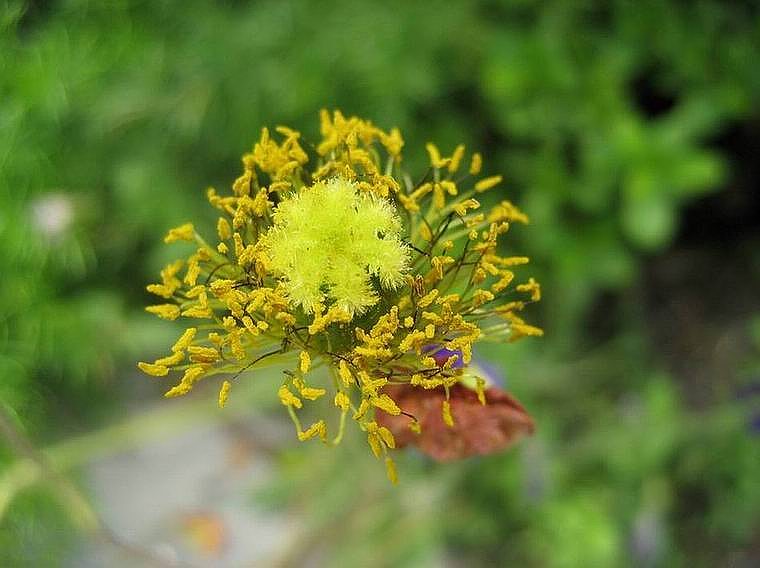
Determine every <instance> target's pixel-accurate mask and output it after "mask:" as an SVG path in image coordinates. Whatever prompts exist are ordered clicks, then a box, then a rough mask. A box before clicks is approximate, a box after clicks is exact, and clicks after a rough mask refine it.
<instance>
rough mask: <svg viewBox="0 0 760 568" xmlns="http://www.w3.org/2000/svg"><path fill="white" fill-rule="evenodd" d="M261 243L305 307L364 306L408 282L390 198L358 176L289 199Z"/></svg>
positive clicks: (398, 224) (319, 184) (405, 249)
mask: <svg viewBox="0 0 760 568" xmlns="http://www.w3.org/2000/svg"><path fill="white" fill-rule="evenodd" d="M273 220H274V225H273V226H272V227H271V228H270V229H269V230H268V231H267V233H266V235H265V236H264V238H263V239H262V243H263V245H264V248H265V250H266V252H267V255H268V256H269V258H270V260H271V270H272V271H273V272H274V273H275V274H276V275H277V276H278V277H280V278H281V279H282V282H283V284H284V285H285V288H286V291H287V293H288V295H289V296H290V299H291V301H292V302H293V303H294V304H296V305H299V306H301V307H302V308H303V309H304V311H305V312H307V313H314V312H321V311H322V309H323V308H325V307H328V306H337V307H340V308H342V309H344V310H346V311H347V312H348V313H349V314H351V315H354V314H359V313H362V312H363V311H365V310H366V309H367V308H369V307H370V306H373V305H375V304H376V303H377V301H378V299H379V295H378V294H379V293H382V291H383V290H393V289H396V288H398V286H399V285H401V284H402V283H403V282H404V272H405V271H406V270H407V268H408V265H409V249H408V247H407V246H406V245H405V244H404V243H403V242H402V241H401V238H400V234H401V230H402V225H401V220H400V219H399V217H398V215H397V214H396V212H395V209H394V207H393V205H392V204H391V202H389V201H387V200H386V199H383V198H381V197H378V196H376V195H374V194H370V193H360V192H359V191H358V189H357V187H356V185H355V184H354V183H353V182H350V181H347V180H344V179H341V178H334V179H331V180H329V181H326V182H321V181H320V182H317V183H315V184H314V185H312V186H311V187H309V188H304V189H303V190H301V191H299V192H297V193H295V194H293V195H292V196H291V197H289V198H287V199H285V200H283V201H282V202H281V203H280V204H279V205H278V207H277V209H276V210H275V212H274V215H273Z"/></svg>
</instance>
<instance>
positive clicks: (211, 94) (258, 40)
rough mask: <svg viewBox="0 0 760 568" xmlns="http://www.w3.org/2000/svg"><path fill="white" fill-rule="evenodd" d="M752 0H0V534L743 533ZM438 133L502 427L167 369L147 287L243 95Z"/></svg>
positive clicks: (754, 445) (646, 544)
mask: <svg viewBox="0 0 760 568" xmlns="http://www.w3.org/2000/svg"><path fill="white" fill-rule="evenodd" d="M759 60H760V9H759V7H758V5H757V4H756V3H755V2H740V1H735V2H722V1H719V0H714V1H702V0H695V1H692V2H681V1H676V0H672V1H665V0H639V1H637V2H628V1H623V0H621V1H610V2H591V1H577V2H564V1H548V2H533V1H530V0H510V1H507V0H504V1H498V0H493V1H479V2H475V1H472V2H469V1H468V2H454V1H451V0H449V1H431V2H425V3H415V2H404V1H386V2H364V1H358V0H338V1H334V2H329V3H327V2H295V1H285V0H270V1H259V2H252V3H247V2H236V1H227V2H216V3H211V2H193V1H189V2H182V3H180V2H168V1H162V0H154V1H151V2H147V1H134V2H129V1H119V0H107V1H104V2H90V1H87V0H68V1H59V2H21V1H13V0H4V1H2V2H0V259H1V260H2V272H1V275H0V408H1V409H2V413H1V414H0V417H2V419H1V420H0V433H1V434H2V438H1V441H0V564H1V565H3V566H12V567H15V566H148V565H177V564H178V563H179V564H182V565H185V564H187V565H191V566H369V567H373V566H378V567H379V566H410V567H417V566H422V567H425V566H451V567H460V566H461V567H464V566H508V565H520V566H538V567H541V566H626V565H631V566H653V567H654V566H680V565H685V566H757V565H758V564H760V293H759V291H760V194H759V193H758V189H759V185H760V105H759V104H758V102H759V101H760V65H758V61H759ZM322 107H326V108H340V109H342V110H343V111H344V112H345V113H347V114H357V115H360V116H363V117H366V118H368V119H371V120H372V121H373V122H375V123H376V124H378V125H379V126H381V127H383V128H390V127H392V126H398V127H399V128H400V129H401V130H402V132H403V134H404V138H405V140H406V142H407V145H406V158H405V163H406V165H407V166H408V167H409V169H411V170H415V169H417V170H419V169H420V168H422V167H423V166H422V164H423V162H424V161H425V159H426V156H425V153H424V144H425V142H427V141H430V140H434V141H436V142H437V143H438V144H439V146H440V147H441V149H442V151H443V152H444V153H446V152H450V151H451V150H452V149H453V148H454V146H455V145H456V144H457V143H458V142H460V141H463V142H465V143H466V144H467V145H468V148H469V149H471V150H480V151H482V152H483V154H484V157H485V163H486V168H485V173H486V174H495V173H502V174H504V176H505V179H506V183H505V184H504V185H503V186H502V188H501V189H500V190H499V191H500V192H501V193H500V194H499V195H494V196H493V198H495V199H498V198H509V199H511V200H514V201H515V202H516V203H518V204H519V205H520V206H521V207H522V208H523V209H524V210H525V211H526V212H527V213H528V214H529V215H530V217H531V220H532V223H531V225H529V226H528V227H525V228H520V229H519V230H514V231H512V232H510V237H511V238H510V239H507V241H508V246H509V247H510V249H509V250H510V252H513V253H518V254H523V253H525V254H528V255H530V256H531V257H532V259H533V265H532V271H533V273H534V274H535V275H536V276H537V277H538V278H539V280H540V281H541V282H542V283H543V285H544V290H545V301H544V302H542V304H540V305H538V306H537V307H536V308H535V309H534V310H533V312H532V314H531V315H532V319H533V320H535V321H536V322H537V323H539V324H541V325H542V326H543V327H544V328H545V329H546V337H545V338H544V339H542V340H525V341H524V342H520V343H517V344H513V345H504V346H497V347H494V348H489V349H487V350H486V349H484V350H481V351H480V352H479V353H478V354H477V356H478V357H479V358H480V359H481V360H483V361H486V362H488V363H490V364H491V365H493V366H494V367H495V368H496V369H498V372H499V373H500V374H501V375H502V379H503V380H504V381H505V383H506V386H507V388H508V389H510V390H511V391H512V392H513V393H515V395H516V396H517V397H518V398H519V399H520V400H521V401H523V403H524V404H525V406H526V407H527V408H528V409H529V411H530V412H531V413H532V414H533V416H534V417H535V419H536V422H537V425H538V427H537V432H536V434H535V436H533V437H532V438H531V439H527V440H524V441H523V442H522V443H520V444H519V445H518V447H516V448H515V449H514V450H512V451H509V452H507V453H504V454H501V455H495V456H490V457H486V458H481V459H471V460H468V461H464V462H461V463H456V464H451V465H436V464H433V463H430V462H429V461H427V460H426V459H424V458H423V457H422V456H421V455H419V454H416V453H415V452H414V451H408V452H406V453H405V454H402V455H400V456H399V457H400V459H399V461H400V463H399V471H400V474H401V483H400V485H399V486H398V487H397V488H393V487H391V486H390V484H389V483H388V482H387V480H386V478H385V472H384V469H383V466H382V464H381V463H378V462H376V461H375V460H374V459H373V458H372V457H371V456H370V454H369V452H367V450H366V447H365V442H364V441H363V440H362V439H360V437H359V436H357V435H354V436H351V437H349V439H347V440H346V442H345V443H344V445H343V446H342V447H340V448H337V449H325V448H324V447H321V446H320V445H319V444H299V443H298V442H297V441H295V436H294V434H293V432H292V426H291V425H290V423H289V421H287V417H286V415H285V413H284V412H283V411H282V410H281V407H279V403H278V401H277V399H276V395H275V389H273V388H272V383H271V382H268V377H267V376H265V375H266V373H262V374H261V376H259V375H255V376H251V377H249V380H248V381H247V382H246V384H245V387H244V388H239V389H236V391H235V393H234V396H233V397H232V400H231V404H230V406H229V407H228V408H227V409H225V411H224V412H220V411H218V410H217V408H216V403H215V398H216V390H215V389H214V388H213V386H211V390H204V389H196V390H195V391H194V392H193V394H192V395H191V396H190V397H185V398H183V399H173V400H171V401H165V400H163V399H162V398H161V394H162V392H163V386H164V385H163V384H162V383H160V382H158V381H157V380H156V379H152V378H150V377H146V376H144V375H142V374H140V373H138V372H137V371H136V370H135V362H136V361H137V360H138V359H143V360H147V359H148V358H149V357H151V356H157V355H158V354H160V353H163V351H164V350H165V348H166V346H167V345H169V344H171V342H172V341H173V339H174V338H175V337H176V335H177V329H176V328H174V327H173V326H172V324H169V323H167V322H162V321H159V320H156V319H154V318H153V317H152V316H149V315H148V314H146V313H144V311H143V306H144V305H145V304H146V303H148V302H149V301H150V298H149V297H148V295H147V293H146V292H145V291H144V289H145V285H146V284H147V283H149V282H151V281H153V279H154V278H155V275H156V274H157V272H158V270H159V268H160V267H161V266H162V264H163V263H165V262H167V261H169V260H172V259H173V258H174V257H175V256H176V255H177V251H176V250H171V249H170V248H169V247H165V246H164V245H163V243H162V242H161V237H162V236H163V234H164V233H165V231H166V230H167V229H168V228H169V227H172V226H174V225H176V224H179V223H181V222H184V221H187V220H194V221H196V225H199V226H200V227H201V228H203V229H208V230H212V227H213V223H214V220H215V217H214V215H213V212H212V210H211V209H210V208H208V206H207V205H206V203H205V199H204V189H205V188H206V187H207V186H208V185H214V186H216V187H218V188H226V187H228V186H229V184H230V183H231V182H232V180H233V179H234V177H235V176H236V175H237V173H238V170H239V157H240V155H241V154H242V153H243V152H244V151H246V150H248V149H250V147H251V146H252V144H253V141H254V140H255V139H256V138H257V137H258V134H259V131H260V128H261V126H263V125H276V124H287V125H290V126H293V127H295V128H298V129H300V130H302V131H303V132H304V134H305V136H306V137H307V138H309V137H311V138H312V139H314V138H316V137H317V136H318V122H317V112H318V110H319V109H320V108H322Z"/></svg>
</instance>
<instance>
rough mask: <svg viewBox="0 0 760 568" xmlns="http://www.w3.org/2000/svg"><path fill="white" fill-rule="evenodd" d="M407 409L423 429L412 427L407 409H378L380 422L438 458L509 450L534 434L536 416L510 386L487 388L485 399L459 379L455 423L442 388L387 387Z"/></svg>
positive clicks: (402, 442)
mask: <svg viewBox="0 0 760 568" xmlns="http://www.w3.org/2000/svg"><path fill="white" fill-rule="evenodd" d="M385 392H386V393H387V394H388V395H390V396H391V397H392V398H393V399H394V400H395V401H396V403H397V404H398V405H399V406H400V407H401V409H402V410H403V411H404V412H407V413H409V414H411V415H413V416H415V417H416V418H417V420H418V421H419V423H420V425H421V426H422V432H421V433H420V434H415V433H414V432H412V431H411V430H410V429H409V425H410V424H411V422H412V420H411V418H409V417H408V416H404V415H403V414H401V415H399V416H392V415H390V414H388V413H386V412H383V411H381V410H379V409H378V410H377V414H376V416H377V422H378V423H379V424H381V425H383V426H385V427H386V428H388V429H389V430H390V431H391V432H392V433H393V435H394V437H395V438H396V444H397V445H398V446H399V447H403V446H406V445H408V444H411V445H414V446H417V447H418V448H419V449H420V451H422V452H423V453H424V454H427V455H428V456H430V457H431V458H433V459H434V460H436V461H441V462H445V461H452V460H457V459H461V458H466V457H469V456H474V455H487V454H493V453H496V452H499V451H502V450H504V449H505V448H507V447H509V446H510V445H512V443H514V442H515V441H516V440H517V439H519V438H520V437H521V436H523V435H526V434H532V433H533V430H534V424H533V419H532V418H531V417H530V415H528V413H527V412H526V411H525V409H524V408H523V407H522V405H521V404H520V403H519V402H517V400H515V398H514V397H513V396H512V395H510V394H509V393H508V392H506V391H503V390H501V389H499V388H496V387H490V388H488V389H486V391H485V393H486V401H487V403H486V405H485V406H483V405H482V404H480V401H478V397H477V394H476V393H475V391H473V390H471V389H469V388H467V387H465V386H462V385H454V386H453V387H451V388H450V389H449V393H450V402H451V414H452V416H453V417H454V426H453V427H449V426H446V424H445V423H444V421H443V416H442V412H441V409H442V406H443V401H444V400H446V396H445V392H444V390H443V388H439V389H433V390H424V389H421V388H419V387H412V386H408V385H393V386H389V387H386V389H385Z"/></svg>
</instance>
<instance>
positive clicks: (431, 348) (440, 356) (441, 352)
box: [422, 345, 464, 369]
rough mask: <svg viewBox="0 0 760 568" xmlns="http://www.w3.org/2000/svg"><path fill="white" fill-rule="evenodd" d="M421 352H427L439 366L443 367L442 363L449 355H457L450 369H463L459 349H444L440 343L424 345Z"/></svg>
mask: <svg viewBox="0 0 760 568" xmlns="http://www.w3.org/2000/svg"><path fill="white" fill-rule="evenodd" d="M422 351H423V353H428V354H430V356H431V357H432V358H433V359H435V364H436V365H438V366H439V367H443V365H444V364H445V363H446V361H448V360H449V357H453V356H454V355H456V356H457V360H456V361H454V364H453V365H452V366H451V368H452V369H463V368H464V361H463V360H462V350H461V349H446V348H445V347H442V346H441V345H426V346H425V347H423V348H422Z"/></svg>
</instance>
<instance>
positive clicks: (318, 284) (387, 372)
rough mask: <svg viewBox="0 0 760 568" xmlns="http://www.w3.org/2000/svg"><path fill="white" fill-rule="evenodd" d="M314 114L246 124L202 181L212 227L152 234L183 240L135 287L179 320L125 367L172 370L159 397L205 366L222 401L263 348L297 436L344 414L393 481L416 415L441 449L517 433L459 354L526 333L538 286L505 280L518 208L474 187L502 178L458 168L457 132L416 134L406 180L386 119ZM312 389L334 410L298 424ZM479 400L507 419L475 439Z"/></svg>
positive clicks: (417, 435) (510, 276) (324, 430)
mask: <svg viewBox="0 0 760 568" xmlns="http://www.w3.org/2000/svg"><path fill="white" fill-rule="evenodd" d="M320 127H321V140H320V141H318V142H317V143H316V144H315V145H312V144H308V143H306V142H304V141H303V139H302V137H301V134H300V133H299V132H296V131H295V130H292V129H290V128H287V127H278V128H276V129H275V130H276V133H277V135H276V136H273V135H272V134H270V132H269V130H268V129H266V128H265V129H263V130H262V133H261V137H260V139H259V141H258V142H257V143H256V144H255V146H254V148H253V150H252V151H251V152H250V153H247V154H245V155H244V156H243V159H242V162H243V172H242V174H241V175H240V176H239V177H238V178H237V179H236V180H235V181H234V183H233V184H232V192H231V193H230V194H225V195H222V194H220V193H218V192H217V191H216V190H215V189H214V188H210V189H209V190H208V192H207V196H208V200H209V202H210V204H211V205H212V207H214V208H215V209H217V210H218V212H219V218H218V220H217V235H216V237H217V238H216V239H215V240H214V241H211V242H209V241H207V240H206V239H204V237H203V236H201V235H200V234H198V232H197V231H196V230H195V227H194V226H193V224H191V223H186V224H184V225H181V226H180V227H177V228H174V229H171V230H170V231H169V232H168V234H167V236H166V239H165V241H166V242H167V243H172V242H175V241H190V242H193V243H195V249H194V251H193V252H192V254H190V255H189V256H188V257H187V258H184V259H180V260H177V261H176V262H173V263H171V264H170V265H168V266H166V267H165V268H164V269H163V270H162V271H161V281H160V282H158V283H155V284H151V285H149V286H148V291H149V292H151V293H153V294H155V295H157V296H159V297H160V298H161V300H160V302H159V303H158V304H156V305H152V306H149V307H148V308H147V310H148V311H149V312H151V313H154V314H156V315H157V316H158V317H161V318H164V319H169V320H175V319H185V320H190V322H191V325H190V326H189V327H188V328H187V329H186V330H185V332H184V333H183V334H182V336H181V337H180V338H179V339H178V341H177V342H176V343H175V344H174V345H173V346H172V347H171V353H170V354H169V355H167V356H164V357H161V358H159V359H158V360H156V361H153V362H141V363H140V364H139V367H140V369H142V370H143V371H144V372H145V373H147V374H149V375H153V376H156V377H177V376H178V374H179V379H177V378H174V379H169V380H174V381H175V383H174V385H173V386H171V387H170V388H168V390H167V392H166V396H167V397H174V396H181V395H185V394H187V393H189V392H190V391H191V390H192V389H193V387H194V386H195V385H196V384H197V383H198V382H199V381H202V380H204V381H205V380H209V379H210V378H211V377H214V376H217V375H221V376H222V378H221V380H222V381H223V382H221V383H220V388H221V390H220V396H219V405H220V406H224V405H225V404H226V402H227V401H228V399H229V398H230V397H231V396H234V385H235V383H236V382H237V381H239V380H241V379H242V377H243V376H247V375H249V374H251V373H253V372H254V371H255V370H256V369H257V367H258V366H260V365H263V364H264V363H273V362H277V363H279V364H280V365H281V368H282V371H283V375H282V381H281V384H280V385H279V387H278V389H277V392H276V395H277V397H278V398H279V400H280V402H281V403H282V404H283V406H285V407H286V409H287V411H288V413H289V415H290V416H291V418H292V420H293V423H294V425H295V428H296V433H297V437H298V438H299V440H302V441H305V440H309V439H312V438H318V439H320V440H322V441H323V442H324V443H332V444H337V443H339V442H340V440H341V439H342V437H343V431H344V428H345V425H346V423H347V422H348V420H347V418H349V417H350V418H351V419H352V420H353V421H354V422H355V423H356V424H357V425H358V426H359V428H361V429H362V430H363V431H364V432H365V433H366V435H367V441H368V444H369V446H370V449H371V450H372V452H373V453H374V454H375V455H376V456H377V457H378V458H384V459H385V463H386V468H387V471H388V475H389V477H390V478H391V480H392V481H394V482H395V479H396V475H397V474H396V468H395V465H394V463H393V460H392V457H391V455H390V454H391V451H392V450H393V449H394V448H396V447H397V446H401V445H406V444H408V443H413V442H414V440H415V439H417V440H422V441H423V444H422V445H423V446H424V444H425V443H426V442H425V440H428V439H429V438H430V437H429V436H427V437H426V435H425V430H426V429H428V428H430V429H431V432H432V433H435V432H436V431H437V430H439V429H440V427H443V428H447V429H448V430H447V431H446V432H447V433H446V435H445V436H441V435H438V436H437V439H439V440H443V441H444V445H448V446H450V447H448V448H444V449H440V448H437V449H436V451H429V452H428V453H429V454H431V455H433V456H434V457H439V458H440V459H450V458H452V457H459V456H463V455H469V454H470V453H482V452H484V451H493V450H494V449H495V448H500V447H503V446H505V445H506V444H507V443H508V442H510V441H511V440H512V439H513V438H514V437H515V436H516V435H517V434H518V433H528V432H530V431H532V428H533V424H532V422H531V421H530V417H529V416H528V415H527V413H525V411H524V410H523V409H522V407H521V406H520V405H519V403H517V402H516V401H514V400H513V399H511V397H509V395H506V393H500V392H497V391H496V390H495V389H493V388H491V387H488V388H486V386H485V385H486V382H485V380H484V379H482V378H480V377H479V376H475V374H476V373H477V367H476V366H475V365H471V359H472V349H473V345H474V344H475V343H477V342H479V341H485V340H488V341H505V340H506V341H514V340H516V339H519V338H521V337H525V336H540V335H542V333H543V332H542V331H541V329H539V328H537V327H535V326H533V325H530V324H528V323H526V322H525V320H524V319H523V318H522V316H521V312H522V311H523V310H524V309H525V307H526V306H528V305H529V304H531V303H533V302H537V301H539V300H540V298H541V290H540V286H539V284H538V283H537V282H536V281H535V280H534V279H533V278H529V279H528V280H525V281H521V282H520V283H513V281H515V279H516V275H515V272H514V270H515V269H516V267H518V266H520V265H524V264H526V263H527V262H528V259H527V258H526V257H522V256H502V255H501V253H500V248H499V245H500V241H501V239H502V238H503V236H504V234H505V233H506V232H507V231H508V229H509V228H510V226H511V225H512V224H514V223H519V224H525V223H527V222H528V218H527V216H526V215H525V214H524V213H523V212H522V211H520V210H519V209H518V208H517V207H516V206H515V205H514V204H512V203H511V202H509V201H506V200H503V201H500V202H499V203H498V204H497V205H495V206H494V207H491V208H490V209H483V208H482V207H481V204H480V202H479V201H478V200H477V199H476V196H479V195H480V194H481V193H483V192H486V191H489V190H492V189H493V188H494V187H496V186H498V184H500V183H501V182H502V178H501V176H498V175H492V176H488V177H485V178H482V179H479V178H478V176H479V174H480V171H481V169H482V167H483V161H482V158H481V156H480V154H477V153H475V154H473V155H472V156H471V158H470V161H469V167H466V166H463V164H464V162H465V148H464V146H462V145H460V146H457V147H456V148H455V149H454V151H453V153H452V154H451V156H444V155H442V154H441V152H440V150H439V149H438V148H437V147H436V146H435V145H434V144H428V145H427V146H426V148H427V152H428V155H429V157H430V167H429V169H428V172H427V173H426V174H425V175H424V176H423V177H422V178H421V179H418V181H416V182H415V181H413V179H415V178H412V177H411V176H410V175H409V174H408V173H407V172H405V171H404V170H403V168H402V153H401V150H402V148H403V146H404V141H403V138H402V137H401V133H400V132H399V131H398V130H397V129H392V130H390V131H388V132H386V131H383V130H381V129H379V128H378V127H376V126H375V125H373V124H372V123H371V122H369V121H366V120H362V119H359V118H356V117H350V118H346V117H345V116H343V115H342V114H341V113H340V112H338V111H336V112H334V113H332V114H331V113H328V112H327V111H322V113H321V120H320ZM319 368H326V369H327V371H328V372H327V375H329V377H326V376H325V373H322V374H320V373H319V372H318V371H317V369H319ZM473 377H474V380H473ZM330 378H331V380H330ZM420 393H426V394H425V395H424V396H422V395H420ZM328 394H329V398H325V400H328V401H329V400H331V401H332V404H331V406H333V407H334V408H335V412H336V416H335V417H334V418H332V419H331V418H330V417H329V416H325V417H324V418H322V419H319V420H317V421H315V422H313V423H312V424H311V425H310V426H308V427H303V426H302V423H301V413H302V412H304V411H305V410H306V408H305V407H307V406H308V405H309V404H310V403H311V401H315V400H319V399H322V398H323V397H327V396H328ZM273 396H274V393H273ZM490 399H492V400H490ZM473 401H474V402H473ZM423 403H424V404H423ZM484 405H486V406H487V405H494V406H493V408H492V409H491V410H492V411H486V410H483V406H484ZM323 406H324V405H323ZM431 413H432V414H431ZM484 413H485V414H484ZM507 415H508V416H507ZM478 416H487V417H490V418H488V419H489V420H490V421H491V422H489V424H491V425H492V426H493V425H494V424H495V425H496V426H494V428H495V429H496V430H498V429H499V424H502V426H503V425H504V424H506V422H504V420H511V422H509V429H508V430H509V431H508V432H507V431H506V430H505V428H503V427H502V430H501V434H500V436H501V437H500V438H498V440H497V439H496V438H492V439H491V442H493V443H490V444H489V443H480V442H478V441H477V438H478V430H477V427H476V426H477V420H476V418H477V417H478ZM505 416H507V418H504V417H505ZM500 420H501V422H499V421H500ZM494 428H491V430H490V432H491V433H492V434H493V432H494V431H495V430H494ZM493 435H494V436H496V434H493ZM496 437H498V436H496ZM463 440H464V442H463ZM463 443H464V444H465V446H467V448H470V449H472V451H469V450H468V451H461V450H462V447H463V446H461V444H463ZM457 448H459V449H457ZM473 448H474V449H473Z"/></svg>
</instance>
